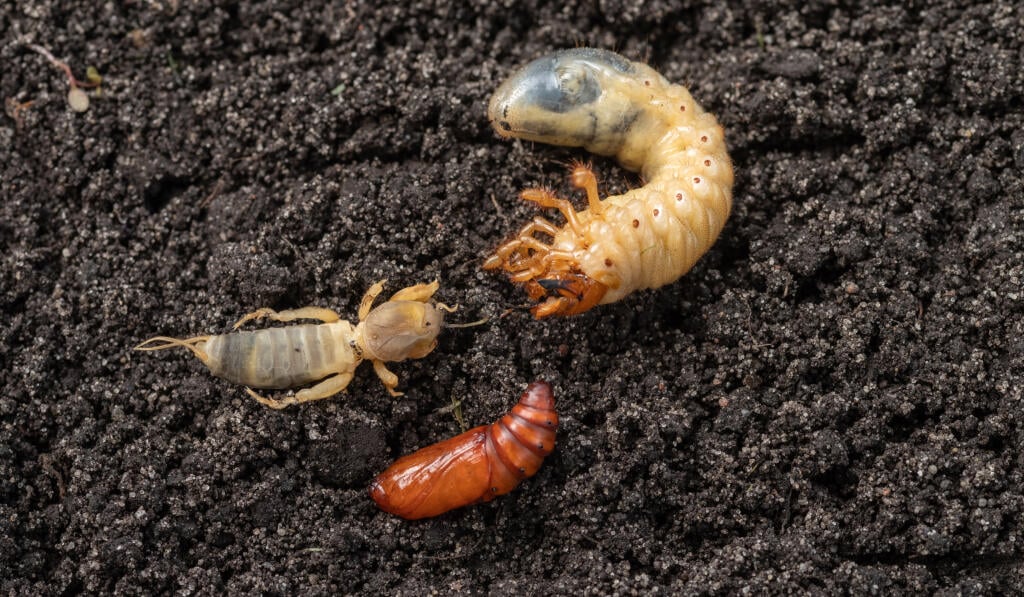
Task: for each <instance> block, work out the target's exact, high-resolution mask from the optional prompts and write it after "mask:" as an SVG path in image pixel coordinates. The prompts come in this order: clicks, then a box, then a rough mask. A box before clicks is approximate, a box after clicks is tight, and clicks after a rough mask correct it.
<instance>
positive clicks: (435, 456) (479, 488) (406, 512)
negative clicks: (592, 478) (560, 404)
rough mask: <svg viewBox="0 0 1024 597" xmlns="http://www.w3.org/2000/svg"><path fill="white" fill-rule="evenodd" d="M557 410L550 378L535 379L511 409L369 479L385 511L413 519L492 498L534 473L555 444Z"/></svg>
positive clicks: (397, 462) (403, 459) (408, 457)
mask: <svg viewBox="0 0 1024 597" xmlns="http://www.w3.org/2000/svg"><path fill="white" fill-rule="evenodd" d="M557 430H558V413H557V412H555V398H554V396H553V395H552V393H551V386H550V385H549V384H548V383H547V382H543V381H535V382H533V383H531V384H530V385H529V386H528V387H527V388H526V391H525V392H523V395H522V397H521V398H520V399H519V403H518V404H516V405H515V406H514V407H512V410H511V411H510V412H508V413H507V414H505V416H503V417H501V418H500V419H498V420H497V421H495V422H494V423H492V424H490V425H482V426H480V427H476V428H475V429H470V430H469V431H467V432H465V433H463V434H461V435H457V436H455V437H453V438H451V439H447V440H445V441H443V442H439V443H436V444H433V445H431V446H427V447H425V448H422V449H420V450H418V451H416V452H413V453H412V454H409V455H408V456H403V457H402V458H399V459H398V460H396V461H395V463H394V464H392V465H391V466H390V467H388V469H387V470H386V471H384V472H383V473H381V474H380V475H377V478H376V479H374V480H373V483H372V484H371V485H370V497H372V498H373V501H375V502H377V506H379V507H380V509H381V510H384V511H385V512H389V513H391V514H395V515H397V516H401V517H402V518H407V519H410V520H414V519H417V518H428V517H431V516H437V515H438V514H443V513H445V512H447V511H449V510H454V509H455V508H461V507H462V506H467V505H469V504H474V503H477V502H489V501H491V500H493V499H494V498H495V497H497V496H499V495H504V494H506V493H508V492H510V491H512V490H513V489H515V488H516V486H517V485H519V484H520V483H521V482H522V481H523V479H526V478H528V477H532V476H533V475H535V474H536V473H537V470H538V469H540V465H541V463H543V462H544V458H545V457H546V456H547V455H548V454H550V453H551V451H552V450H554V448H555V432H556V431H557Z"/></svg>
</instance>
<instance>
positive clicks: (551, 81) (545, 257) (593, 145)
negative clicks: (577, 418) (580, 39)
mask: <svg viewBox="0 0 1024 597" xmlns="http://www.w3.org/2000/svg"><path fill="white" fill-rule="evenodd" d="M488 116H489V118H490V120H491V123H492V125H493V126H494V129H495V131H497V132H498V134H499V135H501V136H503V137H516V138H522V139H528V140H532V141H541V142H545V143H551V144H555V145H566V146H578V147H583V148H585V149H587V150H589V151H591V152H594V153H597V154H600V155H609V156H615V157H616V158H617V159H618V160H619V162H620V163H621V164H622V165H623V166H624V167H626V168H629V169H632V170H639V171H640V172H641V175H642V176H643V178H644V179H645V180H646V184H645V185H644V186H643V187H641V188H638V189H633V190H631V191H629V192H627V193H624V194H622V195H616V196H612V197H607V198H605V199H603V200H599V199H598V196H597V188H596V182H595V178H594V176H593V174H592V173H591V172H590V170H589V169H588V168H587V167H586V166H583V165H579V164H578V165H576V166H574V168H573V173H572V178H571V180H572V183H573V185H574V186H577V187H578V188H581V189H583V190H585V191H586V192H587V195H588V203H589V205H590V208H589V209H587V210H582V211H576V210H575V209H574V208H573V207H572V205H571V204H570V203H569V202H568V201H565V200H563V199H559V198H558V197H555V196H554V195H553V194H551V193H550V192H548V191H544V190H542V189H527V190H526V191H524V192H523V199H525V200H528V201H532V202H535V203H537V204H538V205H539V206H540V207H545V208H556V209H558V210H559V211H560V212H562V214H563V216H565V218H566V224H565V225H563V226H561V227H557V226H555V225H553V224H552V223H550V222H548V221H547V220H545V219H543V218H536V219H535V220H534V222H533V223H531V225H529V226H527V227H525V228H524V229H523V230H521V231H520V233H519V235H518V236H517V237H516V238H514V239H512V240H510V241H508V242H507V243H505V244H503V245H502V246H501V247H499V248H498V250H497V251H496V252H495V254H494V255H493V256H492V257H491V258H489V259H488V260H487V262H486V263H485V266H484V267H485V268H486V269H496V268H502V269H504V270H506V271H507V272H509V274H510V277H511V278H512V279H513V280H514V281H516V282H523V283H525V284H526V290H527V292H528V293H529V294H530V296H531V298H533V299H534V300H537V301H539V302H540V304H539V305H537V306H536V307H535V308H534V314H535V315H536V316H537V317H545V316H549V315H572V314H576V313H581V312H583V311H585V310H587V309H589V308H590V307H591V306H593V305H594V304H605V303H611V302H614V301H617V300H619V299H621V298H622V297H624V296H626V295H628V294H630V293H631V292H633V291H636V290H641V289H645V288H657V287H659V286H663V285H665V284H668V283H671V282H673V281H675V280H676V279H678V278H679V277H680V276H682V275H683V274H684V273H686V272H687V271H688V270H689V269H690V268H691V267H693V264H694V263H696V261H697V259H698V258H699V257H700V256H701V255H703V254H704V253H705V252H706V251H707V250H708V248H710V246H711V245H712V244H713V243H714V241H715V239H716V238H717V237H718V234H719V233H720V232H721V230H722V227H723V226H724V225H725V221H726V219H727V218H728V216H729V212H730V209H731V207H732V184H733V171H732V163H731V161H730V159H729V156H728V153H727V152H726V146H725V139H724V133H723V131H722V127H721V126H720V125H719V124H718V122H717V120H715V118H714V116H713V115H711V114H709V113H707V112H704V111H703V110H702V109H701V107H700V106H699V105H698V104H697V103H696V102H695V101H694V100H693V98H692V97H691V96H690V93H689V91H687V90H686V88H684V87H682V86H680V85H673V84H671V83H669V82H668V81H667V80H665V78H664V77H662V76H661V75H660V74H658V73H657V72H656V71H654V70H653V69H651V68H650V67H648V66H647V65H644V64H640V63H636V62H631V61H629V60H627V59H625V58H623V57H622V56H619V55H618V54H615V53H613V52H608V51H605V50H596V49H592V48H578V49H573V50H564V51H561V52H556V53H554V54H551V55H549V56H545V57H543V58H539V59H537V60H535V61H534V62H531V63H530V64H528V65H526V66H525V67H523V68H522V69H521V70H520V71H518V72H516V73H514V74H513V75H512V76H511V77H509V79H508V80H507V81H506V82H505V83H503V84H502V85H501V86H500V87H499V88H498V90H497V91H496V92H495V94H494V96H493V97H492V98H491V102H490V105H489V109H488ZM538 234H540V235H541V236H540V237H538V236H537V235H538ZM545 236H550V237H552V238H551V240H550V242H545V241H546V239H544V237H545Z"/></svg>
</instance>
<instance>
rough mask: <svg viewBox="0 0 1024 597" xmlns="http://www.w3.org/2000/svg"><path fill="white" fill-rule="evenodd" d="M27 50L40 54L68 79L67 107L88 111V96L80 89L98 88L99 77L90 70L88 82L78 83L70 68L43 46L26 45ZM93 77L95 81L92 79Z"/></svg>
mask: <svg viewBox="0 0 1024 597" xmlns="http://www.w3.org/2000/svg"><path fill="white" fill-rule="evenodd" d="M28 48H29V49H30V50H32V51H34V52H38V53H39V54H42V55H43V57H45V58H46V59H47V60H49V61H50V64H52V65H54V66H56V67H57V68H59V69H61V70H62V71H64V75H65V76H67V78H68V86H69V87H70V89H69V90H68V105H69V106H71V109H72V110H74V111H75V112H85V111H86V110H88V109H89V96H88V95H86V94H85V92H84V91H82V89H89V88H92V87H99V86H100V81H99V80H98V79H99V75H98V74H96V73H95V71H94V70H92V69H90V73H89V80H87V81H79V80H78V79H76V78H75V73H73V72H71V67H70V66H68V63H67V62H64V61H63V60H58V59H57V57H56V56H54V55H53V54H51V53H50V51H49V50H47V49H46V48H44V47H43V46H40V45H37V44H28ZM94 76H95V77H96V79H97V80H94V79H93V77H94Z"/></svg>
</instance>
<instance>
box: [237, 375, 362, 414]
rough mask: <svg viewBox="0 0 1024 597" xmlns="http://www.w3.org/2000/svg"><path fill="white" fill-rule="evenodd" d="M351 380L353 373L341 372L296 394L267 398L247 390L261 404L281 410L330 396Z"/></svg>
mask: <svg viewBox="0 0 1024 597" xmlns="http://www.w3.org/2000/svg"><path fill="white" fill-rule="evenodd" d="M351 381H352V374H351V373H339V374H338V375H335V376H334V377H328V378H327V379H325V380H323V381H321V382H320V383H318V384H316V385H315V386H313V387H311V388H305V389H302V390H299V391H298V392H295V395H293V396H285V397H284V398H266V397H264V396H260V395H259V394H257V393H256V392H254V391H252V390H251V389H249V388H246V389H245V391H246V392H247V393H248V394H249V395H250V396H252V397H253V398H254V399H255V400H256V401H257V402H259V403H260V404H262V405H264V406H269V407H270V408H273V409H275V410H280V409H282V408H285V407H287V406H291V405H292V404H302V403H303V402H312V401H314V400H323V399H324V398H330V397H331V396H333V395H335V394H337V393H338V392H340V391H342V390H344V389H345V388H346V387H348V384H349V382H351Z"/></svg>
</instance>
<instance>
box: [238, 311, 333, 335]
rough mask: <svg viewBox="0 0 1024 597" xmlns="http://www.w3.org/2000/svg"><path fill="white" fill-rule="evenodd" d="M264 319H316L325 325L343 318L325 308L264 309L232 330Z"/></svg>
mask: <svg viewBox="0 0 1024 597" xmlns="http://www.w3.org/2000/svg"><path fill="white" fill-rule="evenodd" d="M264 318H266V319H273V320H274V321H282V322H288V321H295V320H296V319H316V320H318V321H322V322H324V323H334V322H335V321H338V320H339V319H341V316H340V315H338V314H337V313H335V312H334V311H332V310H330V309H326V308H324V307H302V308H299V309H288V310H287V311H274V310H273V309H269V308H267V307H264V308H262V309H256V310H255V311H253V312H252V313H247V314H246V315H244V316H243V317H242V318H241V319H239V320H238V321H237V322H235V325H234V326H232V329H236V330H237V329H238V328H240V327H242V325H243V324H244V323H245V322H247V321H252V320H254V319H264Z"/></svg>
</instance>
